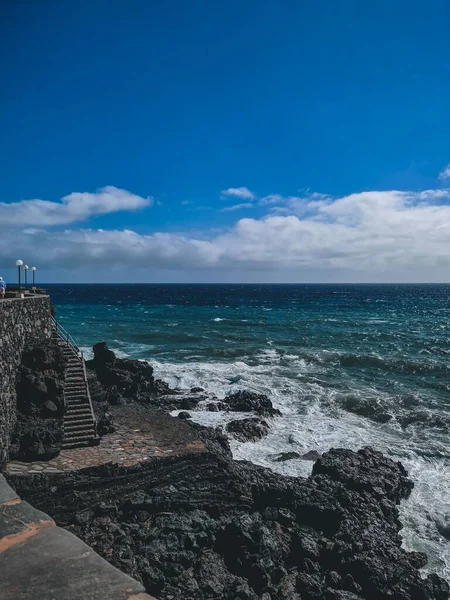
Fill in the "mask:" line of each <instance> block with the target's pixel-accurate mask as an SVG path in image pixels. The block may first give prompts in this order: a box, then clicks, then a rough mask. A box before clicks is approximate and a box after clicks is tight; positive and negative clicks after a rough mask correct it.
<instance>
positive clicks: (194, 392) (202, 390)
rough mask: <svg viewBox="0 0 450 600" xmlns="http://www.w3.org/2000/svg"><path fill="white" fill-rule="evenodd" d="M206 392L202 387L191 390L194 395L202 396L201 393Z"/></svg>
mask: <svg viewBox="0 0 450 600" xmlns="http://www.w3.org/2000/svg"><path fill="white" fill-rule="evenodd" d="M204 391H205V390H204V389H203V388H201V387H193V388H191V392H192V394H200V393H201V392H204Z"/></svg>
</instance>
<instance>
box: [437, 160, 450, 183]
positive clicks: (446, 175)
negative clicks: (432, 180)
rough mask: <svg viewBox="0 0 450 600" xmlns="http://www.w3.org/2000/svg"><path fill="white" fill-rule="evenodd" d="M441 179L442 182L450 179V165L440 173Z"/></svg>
mask: <svg viewBox="0 0 450 600" xmlns="http://www.w3.org/2000/svg"><path fill="white" fill-rule="evenodd" d="M439 179H441V180H442V181H443V180H444V179H450V163H449V164H448V165H447V166H446V167H444V168H443V169H442V171H441V172H440V173H439Z"/></svg>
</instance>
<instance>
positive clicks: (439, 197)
mask: <svg viewBox="0 0 450 600" xmlns="http://www.w3.org/2000/svg"><path fill="white" fill-rule="evenodd" d="M240 189H241V188H240ZM242 189H246V188H242ZM269 198H270V200H269ZM449 202H450V190H449V189H436V190H427V191H423V192H405V191H396V190H393V191H381V192H380V191H369V192H362V193H357V194H350V195H348V196H343V197H341V198H332V197H330V196H327V195H325V194H308V195H307V196H305V197H294V196H291V197H287V198H286V197H283V196H281V195H272V196H271V197H266V208H267V210H268V214H267V215H266V216H263V217H261V218H258V219H256V218H246V219H240V220H238V221H237V222H236V223H235V225H234V226H233V227H231V228H230V229H229V230H228V231H226V232H225V233H220V234H215V235H209V236H208V235H207V234H205V239H198V237H195V236H189V235H181V234H176V233H161V232H156V233H152V234H149V235H142V234H138V233H136V232H134V231H131V230H127V229H124V230H115V231H111V230H101V229H73V228H72V229H66V230H64V231H62V230H56V229H51V228H49V227H48V226H49V225H56V224H61V223H68V222H75V221H79V220H82V219H86V218H89V217H90V216H92V215H98V214H105V213H106V212H112V211H113V210H137V209H139V208H143V207H145V206H148V205H149V204H150V203H151V200H149V199H144V198H140V197H139V196H135V195H133V194H131V193H130V192H127V191H126V190H118V189H117V188H113V187H107V188H102V189H101V190H99V191H98V192H96V193H95V194H70V195H69V196H66V197H65V198H64V199H63V201H62V203H61V204H57V203H50V202H43V201H37V200H30V201H25V202H20V203H18V204H13V205H6V208H5V205H0V215H1V217H0V218H1V220H2V221H3V218H4V215H6V216H7V219H8V223H9V225H8V228H7V229H6V230H5V231H3V233H2V235H1V236H0V258H1V261H2V263H5V262H6V263H7V264H13V261H14V260H15V259H16V258H17V256H16V255H17V243H16V239H17V235H18V232H19V231H20V252H21V254H22V255H23V256H21V258H23V259H27V256H33V261H34V263H35V264H36V265H39V267H54V266H55V265H58V266H59V267H63V268H66V269H80V268H81V269H84V268H86V267H97V266H102V267H105V268H107V267H117V268H120V269H124V270H126V271H124V272H130V270H134V269H138V268H142V269H146V270H147V271H148V270H149V269H159V270H161V269H163V270H168V271H170V270H181V271H192V272H193V271H195V272H196V273H198V272H204V273H209V275H205V280H208V279H211V278H212V279H214V280H217V281H220V280H221V279H223V278H225V279H226V274H227V273H228V274H229V273H232V274H234V275H233V277H234V280H236V281H247V280H249V278H251V279H252V280H260V281H271V280H276V281H280V280H281V281H282V280H283V279H285V280H288V281H311V280H314V281H320V280H323V281H327V280H328V281H330V280H335V281H336V280H343V281H403V280H407V281H439V280H448V279H449V278H450V205H449ZM49 205H52V206H49ZM10 207H13V208H15V209H16V211H17V212H16V213H15V218H13V216H12V214H13V213H12V211H11V209H10ZM1 211H4V212H3V213H2V212H1ZM31 224H33V225H34V227H33V228H30V227H29V225H31ZM23 225H27V226H28V227H27V228H23ZM27 260H28V259H27ZM211 274H213V275H214V277H212V276H211ZM135 279H137V277H136V278H135Z"/></svg>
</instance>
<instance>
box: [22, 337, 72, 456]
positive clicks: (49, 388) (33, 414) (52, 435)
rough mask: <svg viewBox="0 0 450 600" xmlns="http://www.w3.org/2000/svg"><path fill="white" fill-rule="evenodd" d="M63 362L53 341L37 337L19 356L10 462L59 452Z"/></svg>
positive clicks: (63, 401) (62, 408)
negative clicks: (15, 419)
mask: <svg viewBox="0 0 450 600" xmlns="http://www.w3.org/2000/svg"><path fill="white" fill-rule="evenodd" d="M65 367H66V360H65V358H64V356H63V354H62V352H61V350H60V348H59V346H58V344H57V343H56V342H55V341H54V340H53V339H48V338H38V339H35V340H33V341H32V342H30V343H29V344H28V345H27V346H26V347H25V349H24V351H23V353H22V360H21V364H20V366H19V369H18V372H17V378H16V395H17V422H16V427H15V429H14V432H13V434H12V436H11V447H10V459H11V460H21V461H31V460H39V459H50V458H54V457H55V456H57V455H58V454H59V452H60V451H61V449H62V442H63V417H64V413H65V411H66V404H65V400H64V378H65Z"/></svg>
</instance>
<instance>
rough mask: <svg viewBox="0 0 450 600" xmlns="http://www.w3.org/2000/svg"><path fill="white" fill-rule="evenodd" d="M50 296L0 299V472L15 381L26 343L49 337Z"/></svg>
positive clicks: (13, 404)
mask: <svg viewBox="0 0 450 600" xmlns="http://www.w3.org/2000/svg"><path fill="white" fill-rule="evenodd" d="M51 316H52V312H51V302H50V298H49V296H30V297H28V298H27V297H25V298H12V299H7V300H0V470H1V467H2V465H3V464H4V463H6V462H7V460H8V449H9V440H10V437H11V433H12V431H13V429H14V425H15V422H16V391H15V381H16V373H17V368H18V366H19V365H20V361H21V357H22V352H23V349H24V346H25V344H26V343H27V341H28V340H30V339H31V338H33V337H42V336H45V337H50V336H51Z"/></svg>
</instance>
